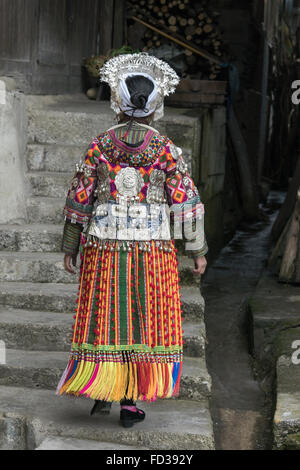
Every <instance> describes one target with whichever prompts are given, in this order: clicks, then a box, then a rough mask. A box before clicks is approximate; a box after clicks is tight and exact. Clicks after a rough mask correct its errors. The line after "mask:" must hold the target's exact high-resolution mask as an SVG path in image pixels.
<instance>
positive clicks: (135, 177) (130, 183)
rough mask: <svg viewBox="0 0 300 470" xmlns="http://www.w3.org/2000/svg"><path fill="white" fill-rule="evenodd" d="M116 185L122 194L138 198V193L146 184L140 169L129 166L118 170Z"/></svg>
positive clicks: (134, 198)
mask: <svg viewBox="0 0 300 470" xmlns="http://www.w3.org/2000/svg"><path fill="white" fill-rule="evenodd" d="M115 185H116V188H117V191H118V193H119V194H120V195H121V196H124V197H126V198H131V199H133V200H136V197H137V195H138V194H139V192H140V191H141V189H142V187H143V186H144V179H143V177H142V175H141V173H140V172H139V171H138V170H136V169H135V168H132V167H127V168H123V169H122V170H120V171H119V172H118V174H117V176H116V179H115Z"/></svg>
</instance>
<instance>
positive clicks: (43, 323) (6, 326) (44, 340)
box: [0, 306, 205, 358]
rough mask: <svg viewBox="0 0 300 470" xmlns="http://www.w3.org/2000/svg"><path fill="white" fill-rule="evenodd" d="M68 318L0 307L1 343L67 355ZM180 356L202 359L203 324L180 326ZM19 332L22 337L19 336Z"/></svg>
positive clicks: (71, 320) (60, 315) (10, 346)
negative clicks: (182, 341) (181, 335)
mask: <svg viewBox="0 0 300 470" xmlns="http://www.w3.org/2000/svg"><path fill="white" fill-rule="evenodd" d="M73 323H74V319H73V315H72V314H65V315H62V314H61V313H55V312H40V311H31V310H22V309H14V308H11V307H4V306H0V331H1V340H2V341H4V342H5V345H6V347H7V348H10V349H22V350H28V351H69V350H70V338H71V334H72V325H73ZM183 330H184V334H183V337H184V341H185V345H184V349H183V351H184V355H185V356H190V357H202V358H204V357H205V325H204V322H203V321H202V322H198V323H194V322H192V323H191V322H189V321H184V322H183ZM20 331H22V335H20Z"/></svg>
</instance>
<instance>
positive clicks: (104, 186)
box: [94, 163, 110, 204]
mask: <svg viewBox="0 0 300 470" xmlns="http://www.w3.org/2000/svg"><path fill="white" fill-rule="evenodd" d="M97 176H98V186H97V189H96V190H95V191H94V195H95V196H97V201H98V203H99V204H103V203H105V202H107V201H108V198H109V196H110V181H109V168H108V166H107V165H106V164H105V163H99V166H98V168H97Z"/></svg>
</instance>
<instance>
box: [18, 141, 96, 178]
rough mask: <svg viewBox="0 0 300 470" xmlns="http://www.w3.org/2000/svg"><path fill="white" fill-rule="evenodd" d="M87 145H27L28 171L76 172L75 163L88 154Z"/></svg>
mask: <svg viewBox="0 0 300 470" xmlns="http://www.w3.org/2000/svg"><path fill="white" fill-rule="evenodd" d="M87 148H88V146H87V145H81V146H80V145H79V146H78V145H38V144H29V145H28V146H27V153H26V161H27V168H28V171H48V172H52V171H55V172H62V173H71V174H73V173H74V172H75V165H76V163H79V162H81V161H82V159H83V158H84V156H85V155H86V153H87V152H86V151H87Z"/></svg>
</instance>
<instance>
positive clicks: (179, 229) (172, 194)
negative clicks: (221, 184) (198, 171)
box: [164, 141, 208, 258]
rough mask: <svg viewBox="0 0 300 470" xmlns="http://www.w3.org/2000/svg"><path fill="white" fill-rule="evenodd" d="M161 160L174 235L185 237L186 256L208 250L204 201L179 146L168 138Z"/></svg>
mask: <svg viewBox="0 0 300 470" xmlns="http://www.w3.org/2000/svg"><path fill="white" fill-rule="evenodd" d="M164 160H165V162H164V164H165V171H166V183H165V184H166V193H167V201H168V204H169V206H170V211H171V216H172V219H171V220H172V223H173V230H174V239H176V238H180V239H183V240H184V242H185V248H186V253H187V255H188V256H189V257H192V258H196V257H200V256H204V255H205V254H206V253H207V252H208V246H207V242H206V238H205V232H204V205H203V204H202V202H201V199H200V195H199V192H198V189H197V187H196V185H195V183H194V181H193V179H192V177H191V176H190V174H189V171H188V166H187V164H186V162H185V161H184V158H183V156H182V150H181V149H180V148H179V147H176V146H175V145H174V144H173V143H172V142H171V141H169V143H168V145H167V146H166V147H165V155H164Z"/></svg>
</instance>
